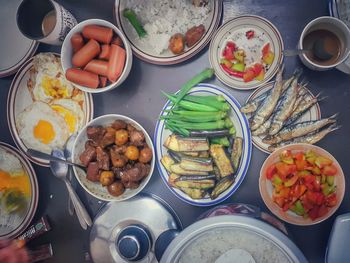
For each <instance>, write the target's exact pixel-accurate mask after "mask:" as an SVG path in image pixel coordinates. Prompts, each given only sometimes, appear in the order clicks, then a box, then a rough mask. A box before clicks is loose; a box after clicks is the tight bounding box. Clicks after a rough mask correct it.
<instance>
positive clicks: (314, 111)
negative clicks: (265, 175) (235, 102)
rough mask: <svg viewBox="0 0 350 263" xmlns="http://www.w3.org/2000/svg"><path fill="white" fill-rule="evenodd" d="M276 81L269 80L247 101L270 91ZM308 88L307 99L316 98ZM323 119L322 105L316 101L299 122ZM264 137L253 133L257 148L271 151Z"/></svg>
mask: <svg viewBox="0 0 350 263" xmlns="http://www.w3.org/2000/svg"><path fill="white" fill-rule="evenodd" d="M273 84H274V82H269V83H266V84H264V85H263V86H261V87H260V88H258V89H257V90H255V91H254V92H253V93H252V94H251V95H250V96H249V98H248V99H247V101H246V103H247V102H249V101H250V100H252V99H254V98H256V97H258V96H259V95H261V94H262V93H264V92H266V91H268V90H269V89H271V88H272V87H273ZM305 89H306V90H307V93H306V95H305V99H306V100H309V99H312V98H314V97H315V96H314V95H313V94H312V93H311V91H310V90H309V89H307V88H305ZM320 119H321V109H320V105H319V104H318V103H316V104H315V105H314V106H312V107H311V108H310V109H309V110H308V111H307V112H305V114H304V115H303V116H302V117H301V118H300V120H299V121H298V122H302V121H313V120H320ZM263 138H264V136H253V135H252V140H253V144H254V146H255V147H256V148H258V149H259V150H260V151H263V152H266V153H271V151H269V149H268V147H269V146H270V145H269V144H266V143H263V142H262V139H263Z"/></svg>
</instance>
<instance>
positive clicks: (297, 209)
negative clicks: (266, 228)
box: [290, 200, 305, 216]
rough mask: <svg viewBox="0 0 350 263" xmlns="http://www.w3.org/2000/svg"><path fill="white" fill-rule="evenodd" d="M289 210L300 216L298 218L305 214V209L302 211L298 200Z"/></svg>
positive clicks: (302, 208)
mask: <svg viewBox="0 0 350 263" xmlns="http://www.w3.org/2000/svg"><path fill="white" fill-rule="evenodd" d="M290 210H292V211H293V212H294V213H296V214H297V215H300V216H302V215H304V214H305V209H304V207H303V205H302V203H301V202H300V200H298V201H296V202H295V203H294V206H292V207H291V208H290Z"/></svg>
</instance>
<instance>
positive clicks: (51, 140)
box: [7, 53, 93, 166]
mask: <svg viewBox="0 0 350 263" xmlns="http://www.w3.org/2000/svg"><path fill="white" fill-rule="evenodd" d="M92 118H93V100H92V96H91V94H89V93H84V92H82V91H80V90H79V89H77V88H76V87H75V86H74V85H73V84H72V83H71V82H69V81H68V80H67V79H66V78H65V75H64V72H63V70H62V67H61V58H60V56H59V55H58V54H55V53H39V54H37V55H36V56H34V57H33V58H32V59H30V60H28V61H27V62H26V63H25V64H24V65H23V66H22V67H21V68H20V70H19V71H18V72H17V74H16V76H15V77H14V79H13V81H12V83H11V87H10V90H9V94H8V98H7V119H8V125H9V128H10V132H11V135H12V138H13V140H14V141H15V143H16V145H17V147H18V148H19V149H20V150H21V151H22V152H24V153H26V151H27V149H28V148H32V149H35V150H38V151H41V152H45V153H48V154H50V153H51V151H52V150H53V149H57V148H59V149H63V148H64V146H65V144H66V142H67V140H68V138H69V137H70V136H71V135H73V134H75V133H77V132H79V130H80V129H81V128H82V127H84V126H85V125H86V123H88V122H89V121H90V120H92ZM27 157H28V158H29V159H30V160H31V161H33V162H34V163H36V164H38V165H41V166H49V162H48V161H46V160H42V159H38V158H34V157H31V156H28V155H27Z"/></svg>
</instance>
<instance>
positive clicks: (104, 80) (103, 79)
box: [100, 76, 107, 88]
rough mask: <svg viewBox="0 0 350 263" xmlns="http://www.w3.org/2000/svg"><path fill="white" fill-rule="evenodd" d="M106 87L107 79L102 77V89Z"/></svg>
mask: <svg viewBox="0 0 350 263" xmlns="http://www.w3.org/2000/svg"><path fill="white" fill-rule="evenodd" d="M106 85H107V78H106V77H103V76H100V87H101V88H104V87H106Z"/></svg>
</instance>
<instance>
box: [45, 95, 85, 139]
mask: <svg viewBox="0 0 350 263" xmlns="http://www.w3.org/2000/svg"><path fill="white" fill-rule="evenodd" d="M51 108H52V109H53V110H54V111H56V112H57V113H58V114H59V115H61V117H63V119H64V121H65V122H66V124H67V126H68V128H69V134H70V135H71V134H73V133H76V132H78V131H79V130H80V129H81V128H82V127H83V123H84V112H83V111H82V109H81V107H80V105H79V103H78V102H76V101H74V100H70V99H59V100H54V101H53V102H52V104H51Z"/></svg>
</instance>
